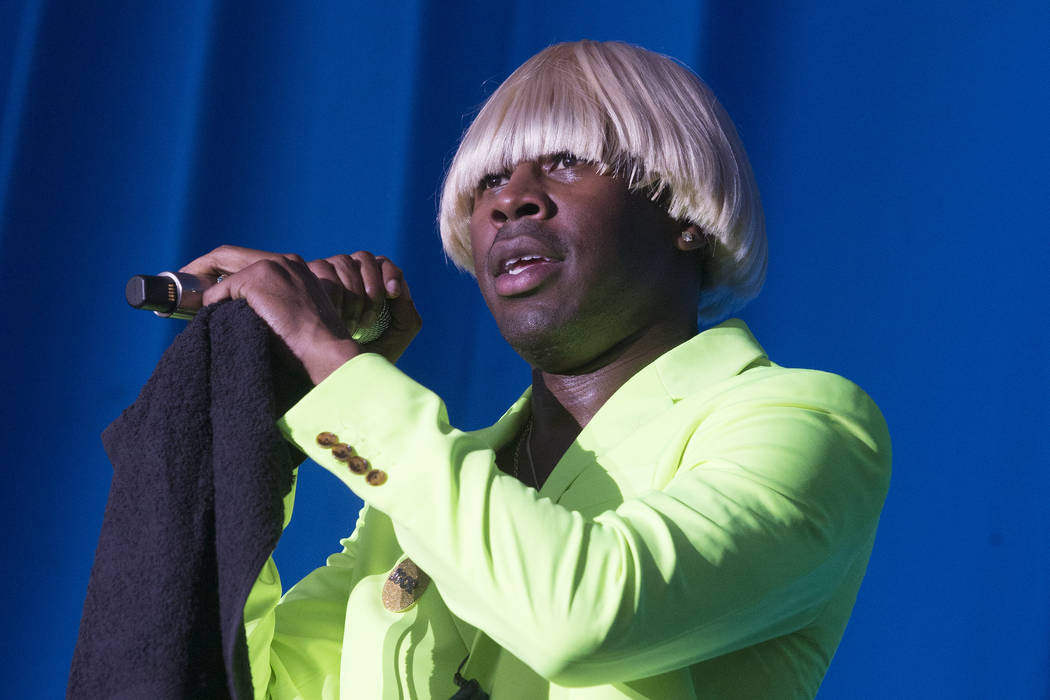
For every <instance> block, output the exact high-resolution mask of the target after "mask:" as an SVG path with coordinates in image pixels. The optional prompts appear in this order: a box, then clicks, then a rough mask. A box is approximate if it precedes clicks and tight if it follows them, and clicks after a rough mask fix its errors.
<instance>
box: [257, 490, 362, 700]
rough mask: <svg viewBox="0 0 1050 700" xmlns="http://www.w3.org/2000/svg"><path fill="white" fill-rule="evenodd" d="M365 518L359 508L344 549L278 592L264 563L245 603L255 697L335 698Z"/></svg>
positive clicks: (276, 579) (272, 567) (275, 577)
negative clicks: (346, 620)
mask: <svg viewBox="0 0 1050 700" xmlns="http://www.w3.org/2000/svg"><path fill="white" fill-rule="evenodd" d="M294 497H295V489H294V488H293V489H292V492H291V493H289V494H288V495H287V496H286V497H285V509H284V510H285V513H286V516H285V527H287V525H288V520H289V519H290V516H291V511H292V507H291V506H292V501H293V500H294ZM364 519H365V517H364V510H362V514H361V515H360V516H359V518H358V522H357V527H355V529H354V532H353V534H352V535H351V536H350V537H348V538H346V539H344V540H342V542H341V544H342V545H343V550H342V551H341V552H337V553H335V554H332V555H331V556H330V557H328V560H327V562H326V564H325V566H323V567H320V568H318V569H315V570H314V571H312V572H311V573H310V574H308V575H307V576H305V577H304V578H303V579H302V580H301V581H299V582H298V583H297V584H295V586H293V587H292V588H291V589H290V590H289V591H288V593H287V594H285V595H284V596H283V597H282V595H281V578H280V575H279V574H278V571H277V565H276V564H275V563H274V560H273V557H271V558H270V559H269V561H267V563H266V565H265V566H264V567H263V570H262V572H261V573H260V574H259V578H258V579H257V580H256V582H255V585H254V587H253V588H252V590H251V593H250V594H249V596H248V601H247V603H246V604H245V608H244V629H245V636H246V637H247V642H248V658H249V662H250V664H251V670H252V686H253V688H254V690H255V697H256V698H258V699H262V698H296V697H302V698H325V699H327V698H333V699H334V698H338V696H339V670H340V656H341V653H342V645H343V625H344V621H345V618H346V605H347V599H348V596H349V594H350V589H351V588H352V585H353V577H354V572H355V561H356V559H357V556H356V553H357V539H358V537H359V533H360V531H361V528H362V525H363V521H364Z"/></svg>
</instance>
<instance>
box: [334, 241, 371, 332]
mask: <svg viewBox="0 0 1050 700" xmlns="http://www.w3.org/2000/svg"><path fill="white" fill-rule="evenodd" d="M325 262H326V263H328V264H329V265H331V266H332V271H333V272H334V273H335V275H336V279H338V280H339V283H340V285H341V286H342V288H343V290H344V291H343V319H344V320H346V321H347V326H348V327H350V330H351V332H352V331H354V330H357V328H358V326H359V325H360V320H361V314H362V313H363V312H364V309H365V303H366V297H365V285H364V281H363V280H362V279H361V272H360V269H359V267H360V264H359V263H358V262H357V261H356V260H354V259H353V258H351V257H350V256H349V255H333V256H332V257H329V258H325Z"/></svg>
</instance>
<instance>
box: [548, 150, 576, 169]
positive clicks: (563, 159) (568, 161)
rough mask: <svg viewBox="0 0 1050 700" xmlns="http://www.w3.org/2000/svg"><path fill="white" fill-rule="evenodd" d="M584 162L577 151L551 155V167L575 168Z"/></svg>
mask: <svg viewBox="0 0 1050 700" xmlns="http://www.w3.org/2000/svg"><path fill="white" fill-rule="evenodd" d="M581 163H583V160H582V159H581V158H580V157H579V156H577V155H576V154H575V153H569V152H564V153H555V154H554V155H553V156H551V157H550V169H551V170H561V169H562V168H575V167H576V166H577V165H580V164H581Z"/></svg>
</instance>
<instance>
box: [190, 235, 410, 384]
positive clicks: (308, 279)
mask: <svg viewBox="0 0 1050 700" xmlns="http://www.w3.org/2000/svg"><path fill="white" fill-rule="evenodd" d="M182 272H187V273H190V274H195V275H204V276H208V275H211V276H217V275H219V274H222V275H223V276H224V280H223V282H222V284H218V285H215V286H214V287H211V288H210V289H208V290H207V291H206V292H205V293H204V298H203V302H204V304H205V305H207V304H214V303H216V302H219V301H223V300H225V299H245V300H246V301H247V302H248V304H249V305H250V306H251V307H252V308H253V309H254V310H255V312H256V313H257V314H259V316H260V317H261V318H262V319H263V320H264V321H265V322H266V323H267V324H268V325H269V326H270V328H271V329H272V330H273V332H274V334H275V335H276V336H277V337H278V338H279V339H280V340H281V341H282V344H283V345H284V346H285V347H286V348H287V351H288V352H287V355H288V357H287V358H286V359H288V360H289V361H290V363H291V364H292V365H293V366H295V365H300V366H301V368H302V369H304V370H305V371H306V373H307V374H308V375H309V377H310V379H311V381H313V382H314V383H315V384H316V383H318V382H320V381H321V380H322V379H324V378H325V377H327V376H328V375H329V374H331V373H332V372H333V371H334V370H335V369H336V368H338V367H339V366H340V365H342V364H343V363H344V362H346V361H347V360H349V359H350V358H352V357H354V356H356V355H357V354H359V353H361V352H364V351H374V352H379V353H381V354H382V355H384V356H385V357H387V358H388V359H389V360H390V361H391V362H393V361H395V360H397V358H398V357H400V355H401V353H402V352H404V350H405V348H407V347H408V345H409V343H410V342H411V341H412V338H413V337H414V336H415V334H416V333H417V332H418V331H419V328H420V327H421V325H422V322H421V321H420V318H419V314H418V313H417V312H416V309H415V305H414V304H413V303H412V299H411V296H410V294H409V291H408V286H407V285H406V284H405V281H404V279H403V277H402V275H401V271H400V270H399V269H398V268H397V266H395V265H394V264H393V263H391V262H390V261H389V260H387V259H386V258H382V257H375V256H373V255H372V254H370V253H367V252H363V251H362V252H358V253H354V254H353V255H336V256H332V257H330V258H325V259H323V260H314V261H312V262H310V263H307V262H305V261H304V260H303V259H302V258H301V257H299V256H298V255H281V254H277V253H268V252H265V251H260V250H252V249H249V248H240V247H237V246H220V247H218V248H216V249H215V250H213V251H212V252H210V253H208V254H207V255H204V256H202V257H200V258H197V259H196V260H194V261H193V262H191V263H189V264H188V265H186V266H185V267H183V268H182ZM384 300H386V301H387V303H388V305H389V310H390V315H391V323H390V328H389V329H388V330H387V331H386V333H385V334H384V335H383V337H382V338H381V339H379V340H377V341H375V342H374V343H370V344H369V345H367V346H361V345H359V344H358V343H357V342H355V341H354V340H352V339H351V338H350V334H351V333H352V332H353V329H355V328H357V327H358V326H361V325H368V323H367V322H368V321H369V318H371V317H374V315H375V314H376V311H377V309H378V308H379V305H380V304H381V303H382V302H383V301H384Z"/></svg>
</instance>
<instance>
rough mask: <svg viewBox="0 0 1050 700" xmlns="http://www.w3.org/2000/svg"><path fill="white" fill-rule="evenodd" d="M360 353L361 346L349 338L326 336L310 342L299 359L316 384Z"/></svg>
mask: <svg viewBox="0 0 1050 700" xmlns="http://www.w3.org/2000/svg"><path fill="white" fill-rule="evenodd" d="M360 354H361V346H360V345H358V344H357V342H355V341H353V340H351V339H350V338H332V337H328V338H325V339H319V340H317V341H316V342H313V343H310V349H309V351H308V352H307V353H305V354H304V356H303V357H301V358H300V360H301V361H302V363H303V367H304V368H305V369H306V373H307V374H308V375H309V377H310V381H311V382H313V384H314V385H315V386H316V385H317V384H320V383H321V382H322V381H324V380H325V379H326V378H327V377H328V375H330V374H331V373H332V372H334V371H336V370H337V369H339V368H340V367H342V366H343V365H344V364H346V363H347V362H348V361H349V360H352V359H353V358H355V357H357V356H358V355H360Z"/></svg>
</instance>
